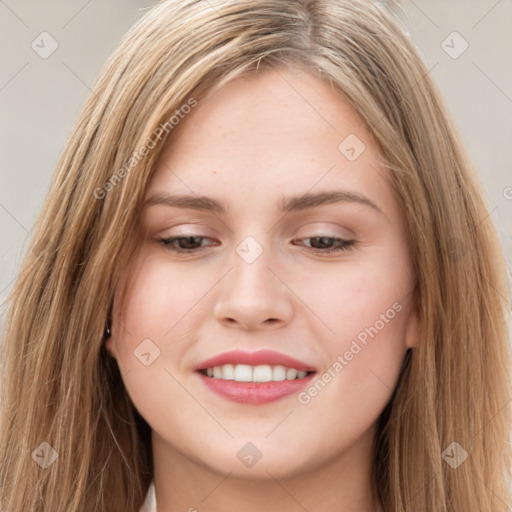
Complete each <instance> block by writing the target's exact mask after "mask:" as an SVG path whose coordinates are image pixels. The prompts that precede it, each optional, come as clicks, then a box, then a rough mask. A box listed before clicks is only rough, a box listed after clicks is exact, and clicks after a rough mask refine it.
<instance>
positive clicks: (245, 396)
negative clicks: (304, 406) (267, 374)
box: [198, 373, 315, 405]
mask: <svg viewBox="0 0 512 512" xmlns="http://www.w3.org/2000/svg"><path fill="white" fill-rule="evenodd" d="M198 375H199V377H200V379H201V380H202V381H203V383H204V384H205V385H206V386H207V387H208V388H209V389H210V390H211V391H213V392H214V393H216V394H218V395H221V396H223V397H224V398H227V399H228V400H231V401H233V402H238V403H242V404H250V405H257V404H266V403H269V402H273V401H275V400H279V399H280V398H284V397H287V396H289V395H292V394H294V393H298V392H299V391H300V390H301V389H302V388H304V387H306V385H308V384H309V383H310V382H311V380H312V379H313V377H314V376H315V374H314V373H312V374H310V375H307V376H306V377H303V378H302V379H294V380H281V381H279V382H236V381H234V380H222V379H214V378H213V377H207V376H206V375H203V374H202V373H199V374H198Z"/></svg>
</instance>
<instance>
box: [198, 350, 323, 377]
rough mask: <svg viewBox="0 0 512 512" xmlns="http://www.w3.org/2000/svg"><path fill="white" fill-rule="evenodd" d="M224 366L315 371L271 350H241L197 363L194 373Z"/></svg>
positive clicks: (292, 358)
mask: <svg viewBox="0 0 512 512" xmlns="http://www.w3.org/2000/svg"><path fill="white" fill-rule="evenodd" d="M224 364H235V365H236V364H247V365H250V366H258V365H263V364H268V365H270V366H275V365H281V366H286V367H287V368H295V369H296V370H299V371H304V372H312V371H316V370H315V369H314V368H313V367H312V366H310V365H308V364H306V363H304V362H302V361H299V360H298V359H295V358H294V357H291V356H287V355H285V354H280V353H279V352H275V351H273V350H258V351H256V352H245V351H243V350H231V351H229V352H223V353H222V354H218V355H216V356H214V357H211V358H210V359H207V360H206V361H203V362H202V363H199V364H198V365H197V366H196V367H195V368H194V371H198V370H206V369H207V368H213V367H214V366H222V365H224Z"/></svg>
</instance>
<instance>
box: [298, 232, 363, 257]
mask: <svg viewBox="0 0 512 512" xmlns="http://www.w3.org/2000/svg"><path fill="white" fill-rule="evenodd" d="M304 240H311V242H310V245H306V247H310V248H311V249H312V252H314V253H320V254H326V253H327V254H330V253H340V252H343V251H348V250H351V249H354V248H355V245H356V241H355V240H345V239H344V238H337V237H333V236H321V235H320V236H312V237H308V238H302V239H301V241H304ZM294 245H296V244H294ZM333 246H334V247H333Z"/></svg>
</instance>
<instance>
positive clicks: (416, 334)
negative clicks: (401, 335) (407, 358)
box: [405, 309, 421, 348]
mask: <svg viewBox="0 0 512 512" xmlns="http://www.w3.org/2000/svg"><path fill="white" fill-rule="evenodd" d="M420 333H421V328H420V320H419V316H418V312H417V310H416V309H414V310H413V311H411V312H410V313H409V318H408V320H407V327H406V332H405V344H406V346H407V348H412V347H417V346H418V343H419V340H420Z"/></svg>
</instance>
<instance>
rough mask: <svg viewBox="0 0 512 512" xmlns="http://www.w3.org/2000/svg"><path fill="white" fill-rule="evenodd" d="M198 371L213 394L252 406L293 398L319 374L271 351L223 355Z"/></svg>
mask: <svg viewBox="0 0 512 512" xmlns="http://www.w3.org/2000/svg"><path fill="white" fill-rule="evenodd" d="M195 370H196V373H197V374H198V376H199V378H200V379H201V381H202V382H203V383H204V385H205V386H206V387H207V388H208V389H209V390H210V391H212V392H214V393H215V394H217V395H220V396H222V397H223V398H225V399H228V400H230V401H234V402H237V403H239V404H250V405H257V404H266V403H269V402H273V401H275V400H279V399H282V398H285V397H288V396H290V395H293V394H295V393H297V392H299V391H300V390H301V389H302V388H304V387H305V386H306V385H308V384H309V383H310V382H311V380H312V378H313V376H314V375H315V374H316V370H315V369H314V368H312V367H310V366H308V365H306V364H305V363H303V362H301V361H299V360H297V359H294V358H292V357H289V356H285V355H283V354H279V353H277V352H273V351H268V350H260V351H258V352H252V353H251V352H243V351H232V352H228V353H224V354H220V355H219V356H216V357H214V358H211V359H209V360H207V361H204V362H203V363H202V364H201V365H199V366H198V367H196V369H195Z"/></svg>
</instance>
